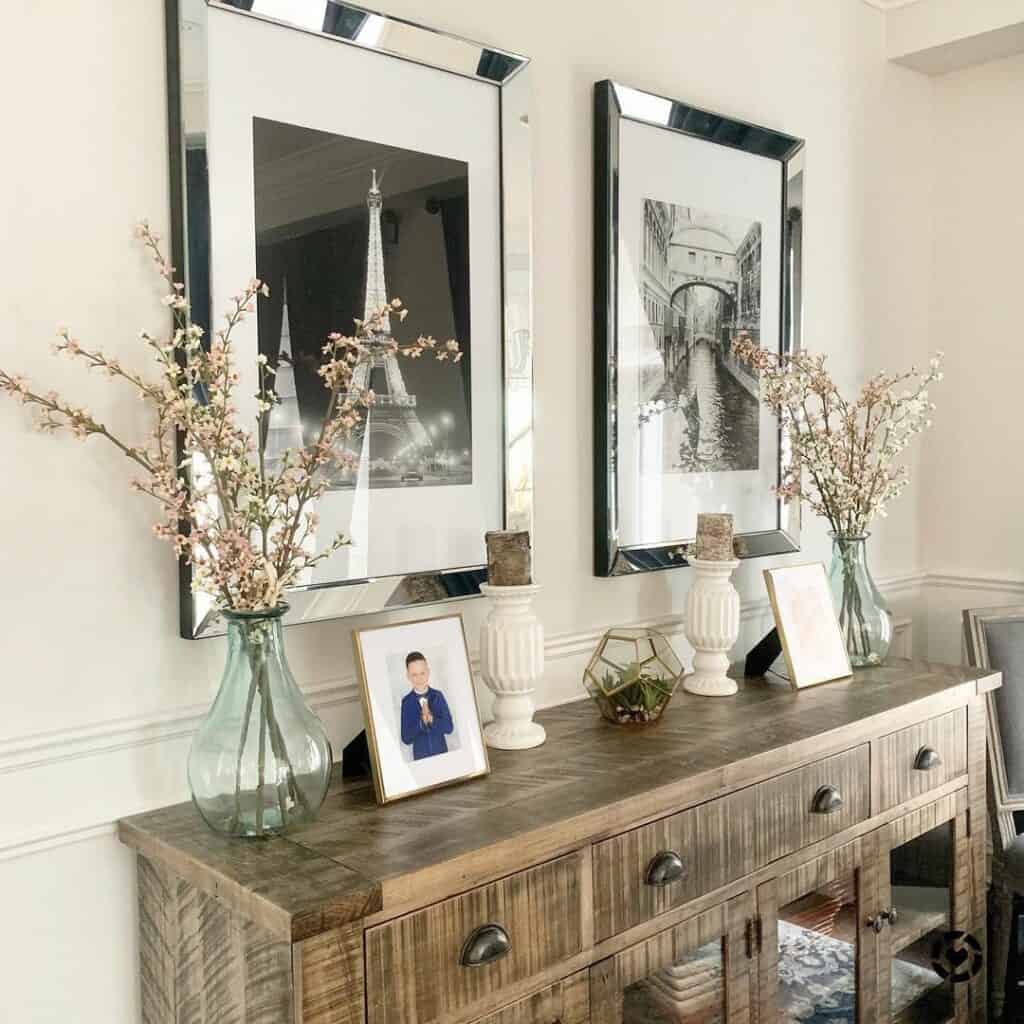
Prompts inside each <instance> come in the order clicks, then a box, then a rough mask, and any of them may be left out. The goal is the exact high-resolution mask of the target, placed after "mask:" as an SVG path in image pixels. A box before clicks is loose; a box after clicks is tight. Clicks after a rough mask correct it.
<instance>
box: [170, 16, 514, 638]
mask: <svg viewBox="0 0 1024 1024" xmlns="http://www.w3.org/2000/svg"><path fill="white" fill-rule="evenodd" d="M196 6H197V9H199V8H200V7H201V10H202V14H203V17H205V15H206V11H207V9H208V8H211V7H212V8H216V9H219V10H223V11H229V12H231V13H232V14H233V15H238V16H239V17H248V18H258V19H259V20H261V21H265V22H271V23H274V24H279V25H281V27H282V29H281V30H282V31H286V30H290V31H302V32H307V33H312V34H314V35H319V36H322V37H324V38H327V39H331V40H332V41H334V42H337V43H338V44H339V45H340V46H355V47H358V48H359V49H361V50H366V49H372V50H375V51H376V52H378V53H379V54H380V55H381V58H382V60H384V59H387V58H390V59H394V60H404V61H411V62H412V63H416V64H420V65H423V66H426V67H431V68H434V69H436V70H438V71H440V72H443V73H446V74H454V75H458V76H459V77H463V78H468V79H471V80H473V81H478V82H483V83H486V84H487V85H489V86H492V87H494V88H496V89H497V90H498V95H499V103H498V109H499V114H498V116H499V119H500V125H499V136H500V139H501V153H500V172H499V173H500V202H501V239H500V259H501V306H502V309H501V319H502V330H501V337H502V352H501V365H502V380H501V383H500V387H501V395H502V403H503V413H504V415H503V436H504V452H503V458H502V467H503V472H502V486H503V491H504V520H505V521H504V524H503V526H504V527H505V528H506V529H518V530H530V531H531V532H532V527H533V476H534V473H533V437H532V434H533V309H532V195H531V173H532V172H531V161H530V152H531V148H530V144H529V138H528V136H526V142H525V144H523V142H522V139H523V135H522V131H523V129H524V128H525V129H527V131H528V130H529V123H530V107H531V96H530V82H529V63H530V62H529V59H528V58H526V57H523V56H520V55H518V54H513V53H509V52H508V51H503V50H499V49H497V48H495V47H492V46H487V45H484V44H482V43H476V42H473V41H472V40H468V39H464V38H462V37H459V36H454V35H450V34H447V33H444V32H439V31H436V30H434V29H431V28H426V27H424V26H422V25H417V24H415V23H413V22H410V21H407V20H405V19H401V18H394V17H391V16H389V15H386V14H381V13H379V12H377V11H373V10H370V9H369V8H365V7H360V6H357V5H355V4H349V3H344V4H342V3H338V2H336V0H324V8H325V13H326V11H328V10H330V9H331V8H336V9H337V10H338V12H341V13H342V14H343V15H344V16H353V17H354V18H355V19H359V18H371V17H372V18H378V19H383V23H384V24H385V25H386V24H387V23H395V24H400V25H401V26H402V27H403V30H404V31H405V32H406V33H408V32H409V30H412V32H413V40H414V44H412V48H414V49H415V51H416V52H415V55H413V54H411V53H404V52H401V51H396V50H392V49H388V48H386V47H385V46H383V45H377V44H367V43H363V42H359V41H357V40H356V39H354V38H349V37H347V36H345V35H339V34H337V33H335V32H330V31H317V30H315V29H311V28H309V27H308V26H304V25H300V24H297V23H289V22H285V21H280V20H279V19H276V18H270V17H267V16H265V15H262V14H259V13H258V12H253V11H251V10H248V9H246V7H247V6H248V7H252V6H254V4H253V3H251V2H249V3H248V4H247V2H246V0H236V2H235V3H230V2H222V0H200V3H199V4H197V5H196ZM182 8H183V0H165V35H166V51H167V115H168V141H169V148H170V227H171V231H170V234H171V239H170V247H171V261H172V263H173V264H174V266H176V267H179V268H183V269H184V282H185V289H186V294H188V295H189V296H192V295H208V294H209V288H208V285H207V287H206V288H205V290H204V288H203V287H197V284H199V283H200V282H202V281H204V280H205V281H206V282H209V280H210V258H209V254H207V255H206V257H205V259H203V258H200V259H194V260H190V258H189V245H188V223H189V205H190V204H205V211H206V212H205V213H200V215H203V216H206V217H207V218H208V217H209V212H208V211H209V209H210V206H209V204H210V202H211V201H215V197H211V196H210V194H209V180H208V178H206V179H204V180H202V181H200V182H198V183H197V182H193V183H192V187H191V189H190V187H189V182H188V181H187V175H186V158H185V152H186V148H189V149H192V148H202V149H203V150H205V149H206V147H207V138H206V128H205V123H203V124H197V123H196V124H193V123H188V114H187V107H186V104H185V103H184V91H185V82H184V67H185V63H186V60H189V61H190V63H191V66H195V64H196V63H200V64H201V66H202V67H203V69H204V74H205V68H206V66H207V65H206V57H205V50H203V51H202V53H200V52H199V51H198V50H196V49H195V48H196V47H205V38H204V39H201V40H200V39H197V38H196V32H195V28H194V23H192V24H191V25H190V24H186V20H185V18H184V17H183V14H182ZM338 20H339V22H340V21H342V20H344V19H343V18H339V19H338ZM349 20H350V22H351V18H350V19H349ZM356 35H358V33H356ZM453 43H457V44H459V46H458V48H459V49H460V50H462V51H463V52H465V53H466V54H467V55H468V56H470V57H472V56H473V55H474V50H475V51H478V53H479V62H478V65H477V72H476V73H475V74H469V73H467V72H466V71H465V69H464V68H457V67H454V66H452V64H451V63H450V61H449V63H448V64H446V63H445V60H444V55H445V54H446V53H447V52H449V48H450V47H451V46H452V44H453ZM432 46H433V47H435V48H436V50H437V51H438V53H439V57H438V63H432V62H430V61H428V60H425V59H424V57H423V54H424V53H429V52H430V49H431V47H432ZM190 48H191V50H190ZM201 84H202V88H203V92H204V101H203V104H202V106H203V110H204V117H205V107H206V97H207V96H208V90H207V84H206V82H205V80H204V81H203V82H202V83H201ZM510 86H511V87H512V88H510ZM513 97H514V98H513ZM513 133H517V134H515V135H513ZM513 166H515V168H516V171H517V173H515V174H510V173H509V171H510V168H512V167H513ZM198 208H199V209H200V210H202V206H200V207H198ZM254 259H255V255H254ZM241 273H243V274H244V273H245V271H244V268H243V270H242V271H241ZM207 322H211V321H210V320H209V319H207ZM496 387H497V384H496ZM513 391H515V392H516V393H517V396H518V398H519V402H518V405H522V404H523V402H522V399H523V396H524V394H528V396H529V403H528V404H529V413H528V415H527V416H526V417H525V419H526V423H525V427H524V417H523V416H522V415H521V414H520V416H519V419H518V422H517V424H516V425H515V428H513V425H512V424H511V423H510V418H509V414H508V413H509V401H510V398H511V396H512V393H513ZM513 429H514V435H513ZM513 445H516V446H517V451H518V452H519V453H520V455H521V458H520V459H519V461H518V463H517V465H518V467H519V475H518V478H517V479H516V480H513V479H511V476H510V472H509V471H510V461H511V452H512V447H513ZM524 477H525V483H524ZM486 578H487V566H486V564H480V565H471V566H452V567H445V568H443V569H439V570H438V571H436V572H432V573H419V574H415V575H414V576H397V577H395V576H391V577H387V578H378V579H372V578H371V579H366V580H345V581H338V582H332V583H322V584H315V585H312V586H307V587H301V588H295V589H292V590H289V591H288V593H287V601H288V604H289V607H290V611H289V612H288V613H287V615H286V617H285V620H284V622H285V625H292V624H296V623H301V622H315V621H322V620H325V619H333V618H340V617H344V616H349V615H368V614H373V613H375V612H381V611H385V610H387V611H392V610H401V609H402V608H408V607H422V606H423V605H430V604H440V603H449V602H451V601H456V600H463V599H465V598H467V597H477V596H480V590H479V585H480V583H482V582H485V581H486ZM410 583H414V584H415V585H414V586H406V584H410ZM351 588H362V589H361V591H360V592H358V595H357V597H356V598H354V599H351V600H340V598H341V596H342V595H341V594H340V593H338V592H339V590H340V589H344V590H346V592H347V593H349V594H352V593H356V592H355V591H352V589H351ZM400 589H404V594H403V595H402V596H401V597H400V598H398V599H396V594H397V593H398V591H399V590H400ZM442 592H443V596H438V595H439V594H440V593H442ZM332 598H339V600H336V601H334V603H335V608H333V609H331V608H328V609H327V610H323V606H324V605H329V604H330V603H331V600H332ZM339 605H347V607H344V608H341V609H340V610H339V607H338V606H339ZM179 606H180V615H181V635H182V636H183V637H184V638H185V639H196V638H199V637H204V636H215V635H221V634H223V633H224V627H223V625H222V623H221V621H220V617H219V616H218V615H217V614H216V613H215V612H212V611H206V610H204V609H203V607H201V606H200V604H199V602H197V599H196V596H195V595H194V594H193V593H192V577H191V571H190V568H189V566H188V565H187V564H186V563H185V562H184V561H182V562H181V564H180V572H179Z"/></svg>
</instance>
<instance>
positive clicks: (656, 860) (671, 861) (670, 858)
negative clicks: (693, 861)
mask: <svg viewBox="0 0 1024 1024" xmlns="http://www.w3.org/2000/svg"><path fill="white" fill-rule="evenodd" d="M688 874H689V872H688V871H687V870H686V865H685V864H684V863H683V858H682V857H680V856H679V854H678V853H676V852H675V850H662V851H661V853H656V854H655V855H654V857H653V858H652V860H651V863H650V864H648V865H647V875H646V877H645V878H644V881H645V882H646V883H647V884H648V885H653V886H655V887H656V888H662V887H663V886H666V885H671V884H672V883H673V882H678V881H679V880H680V879H681V878H685V877H686V876H687V875H688Z"/></svg>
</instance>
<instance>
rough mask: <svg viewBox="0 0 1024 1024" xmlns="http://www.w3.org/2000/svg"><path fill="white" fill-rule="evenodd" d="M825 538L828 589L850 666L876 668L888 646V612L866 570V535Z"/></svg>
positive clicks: (837, 535)
mask: <svg viewBox="0 0 1024 1024" xmlns="http://www.w3.org/2000/svg"><path fill="white" fill-rule="evenodd" d="M829 536H830V537H831V538H832V565H831V567H830V568H829V572H828V579H829V586H830V587H831V589H832V604H833V605H834V606H835V609H836V615H837V616H838V617H839V629H840V631H841V632H842V634H843V640H844V642H845V643H846V651H847V653H848V654H849V656H850V664H851V665H852V666H853V667H854V668H864V667H866V666H869V665H880V664H881V663H882V662H883V661H885V657H886V655H887V654H888V653H889V647H890V646H891V644H892V613H891V612H890V611H889V606H888V605H887V604H886V602H885V598H884V597H882V594H881V592H880V591H879V589H878V587H877V586H876V585H875V581H874V580H873V579H872V577H871V573H870V571H869V570H868V562H867V553H866V545H867V539H868V537H869V536H870V534H866V533H865V534H860V535H857V536H848V535H843V534H838V533H832V534H829Z"/></svg>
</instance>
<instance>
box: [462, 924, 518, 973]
mask: <svg viewBox="0 0 1024 1024" xmlns="http://www.w3.org/2000/svg"><path fill="white" fill-rule="evenodd" d="M511 949H512V940H511V939H510V938H509V937H508V932H507V931H505V929H504V928H502V927H501V925H500V924H482V925H481V926H480V927H479V928H477V929H476V930H475V931H474V932H473V933H472V934H471V935H470V936H469V938H468V939H466V942H465V944H464V945H463V947H462V955H461V956H460V957H459V963H460V964H461V965H462V966H463V967H483V966H485V965H486V964H492V963H494V961H495V960H500V959H501V958H502V957H503V956H507V955H508V953H509V952H510V950H511Z"/></svg>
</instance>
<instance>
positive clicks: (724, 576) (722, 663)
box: [683, 558, 740, 697]
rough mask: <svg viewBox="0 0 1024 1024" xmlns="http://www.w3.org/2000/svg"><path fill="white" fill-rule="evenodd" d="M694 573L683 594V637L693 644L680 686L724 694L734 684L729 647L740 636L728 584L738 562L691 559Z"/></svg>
mask: <svg viewBox="0 0 1024 1024" xmlns="http://www.w3.org/2000/svg"><path fill="white" fill-rule="evenodd" d="M690 564H691V565H692V566H693V567H694V569H695V570H696V572H697V578H696V580H694V583H693V586H692V587H691V588H690V592H689V593H688V594H687V595H686V616H685V627H686V639H687V640H689V641H690V643H691V644H692V645H693V650H694V655H693V671H692V672H691V673H690V674H689V675H687V676H686V677H685V678H684V679H683V689H684V690H686V691H687V692H688V693H696V694H700V695H701V696H703V697H728V696H730V695H731V694H734V693H735V692H736V691H737V689H738V687H737V685H736V681H735V680H734V679H730V678H729V676H728V671H729V654H728V652H729V650H730V649H731V647H732V645H733V644H734V643H736V641H737V639H738V638H739V635H740V595H739V593H738V592H737V591H736V588H735V587H734V586H733V585H732V580H731V579H730V577H731V576H732V573H733V570H734V569H735V568H736V566H738V565H739V564H740V563H739V562H738V561H736V560H735V559H733V560H731V561H728V562H726V561H704V560H703V559H699V558H694V559H691V561H690Z"/></svg>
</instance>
